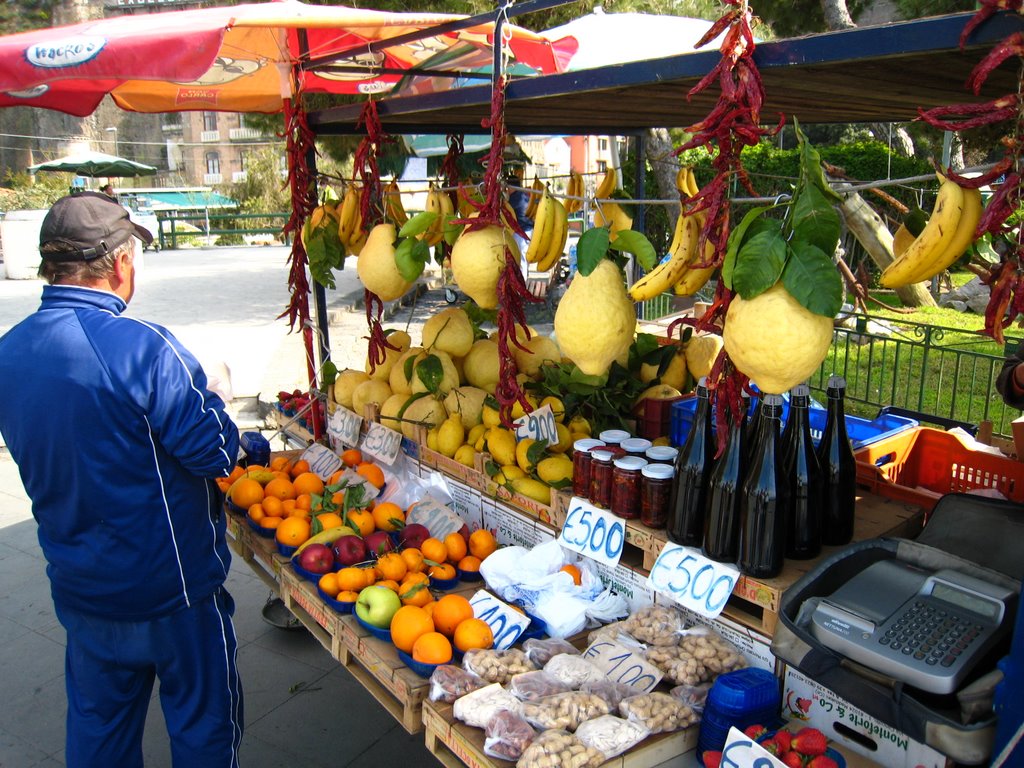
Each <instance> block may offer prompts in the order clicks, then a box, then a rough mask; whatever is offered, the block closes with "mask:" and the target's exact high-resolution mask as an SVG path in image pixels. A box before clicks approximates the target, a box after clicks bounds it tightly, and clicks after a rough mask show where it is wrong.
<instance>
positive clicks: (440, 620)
mask: <svg viewBox="0 0 1024 768" xmlns="http://www.w3.org/2000/svg"><path fill="white" fill-rule="evenodd" d="M472 618H473V606H472V605H470V604H469V600H468V599H467V598H465V597H463V596H462V595H445V596H444V597H442V598H441V599H440V600H438V601H437V605H435V606H434V627H435V628H436V629H437V631H438V632H440V633H441V634H443V635H447V636H448V637H451V636H452V635H454V634H455V628H456V627H457V626H459V624H460V623H461V622H463V621H465V620H466V619H472Z"/></svg>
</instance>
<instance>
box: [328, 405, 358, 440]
mask: <svg viewBox="0 0 1024 768" xmlns="http://www.w3.org/2000/svg"><path fill="white" fill-rule="evenodd" d="M362 428H363V420H362V419H361V418H359V417H358V416H356V415H355V414H354V413H352V411H350V410H349V409H348V408H340V407H339V408H335V409H334V413H332V414H331V420H330V421H329V422H328V423H327V434H329V435H330V436H331V438H332V439H333V440H334V444H335V445H347V446H349V447H353V446H356V445H359V433H360V431H361V430H362Z"/></svg>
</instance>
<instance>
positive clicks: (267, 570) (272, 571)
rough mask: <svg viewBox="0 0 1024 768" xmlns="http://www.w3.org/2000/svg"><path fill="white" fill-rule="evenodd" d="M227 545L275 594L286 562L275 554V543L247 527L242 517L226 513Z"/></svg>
mask: <svg viewBox="0 0 1024 768" xmlns="http://www.w3.org/2000/svg"><path fill="white" fill-rule="evenodd" d="M226 514H227V516H228V518H227V532H228V545H229V546H230V547H231V549H233V550H234V552H235V553H236V554H237V555H238V556H239V557H240V558H242V560H244V561H245V562H246V563H248V564H249V567H250V568H251V569H252V571H253V573H255V574H256V576H258V577H259V579H260V581H262V582H263V583H264V584H266V585H267V587H268V588H269V589H270V591H271V592H274V593H275V594H277V593H278V592H279V591H280V590H279V580H280V577H281V568H282V567H286V563H287V560H286V559H285V558H283V557H281V555H279V554H278V552H277V543H276V542H275V541H274V540H273V539H266V538H264V537H262V536H260V535H259V534H258V533H256V531H254V530H253V529H252V528H250V527H249V524H248V523H247V522H246V519H245V517H244V516H243V515H238V514H235V513H234V512H226Z"/></svg>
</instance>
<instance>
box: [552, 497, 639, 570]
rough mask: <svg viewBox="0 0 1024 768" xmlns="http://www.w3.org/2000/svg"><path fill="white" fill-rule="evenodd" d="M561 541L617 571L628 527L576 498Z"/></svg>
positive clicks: (571, 503) (561, 535)
mask: <svg viewBox="0 0 1024 768" xmlns="http://www.w3.org/2000/svg"><path fill="white" fill-rule="evenodd" d="M558 541H559V543H560V544H561V545H562V546H563V547H565V548H566V549H571V550H572V551H573V552H578V553H580V554H581V555H583V556H584V557H589V558H591V559H593V560H597V562H599V563H602V564H603V565H607V566H609V567H610V568H614V567H615V566H616V565H618V564H619V558H620V557H622V545H623V544H624V543H625V542H626V524H625V521H623V519H622V518H621V517H616V516H615V515H613V514H612V513H611V512H609V511H608V510H607V509H601V508H600V507H595V506H594V505H593V504H591V503H590V502H589V501H587V500H586V499H581V498H580V497H579V496H573V497H572V500H571V501H570V502H569V512H568V514H566V516H565V524H564V525H563V526H562V532H561V533H560V534H559V535H558Z"/></svg>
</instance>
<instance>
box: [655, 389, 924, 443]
mask: <svg viewBox="0 0 1024 768" xmlns="http://www.w3.org/2000/svg"><path fill="white" fill-rule="evenodd" d="M696 411H697V401H696V399H693V398H691V399H690V400H681V401H679V402H678V403H675V404H673V406H672V419H671V422H670V424H669V439H670V440H671V441H672V445H675V446H677V447H678V446H681V445H682V444H683V443H685V442H686V437H687V435H689V434H690V427H691V426H692V425H693V417H694V415H695V414H696ZM752 413H753V406H751V410H750V412H748V414H747V416H748V417H749V416H750V415H752ZM827 416H828V411H827V410H826V409H825V408H823V407H822V406H821V405H820V404H818V403H814V402H812V404H811V407H810V408H808V410H807V419H808V421H809V422H810V426H811V439H812V440H814V444H815V445H817V444H818V442H819V441H820V440H821V434H822V432H824V431H825V419H826V418H827ZM788 417H789V402H788V398H787V399H785V400H784V401H783V406H782V422H783V424H785V423H786V419H787V418H788ZM916 426H918V422H917V421H916V420H915V419H910V418H907V417H905V416H895V415H893V414H888V413H884V414H879V415H878V416H877V417H875V418H874V419H862V418H860V417H859V416H851V415H849V414H847V416H846V434H847V436H848V437H849V438H850V442H852V443H853V450H855V451H856V450H859V449H861V448H863V447H864V446H866V445H871V443H874V442H877V441H878V440H882V439H883V438H887V437H892V436H893V435H895V434H897V433H899V432H902V431H904V430H906V429H911V428H912V427H916ZM711 427H712V429H714V420H712V422H711Z"/></svg>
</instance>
